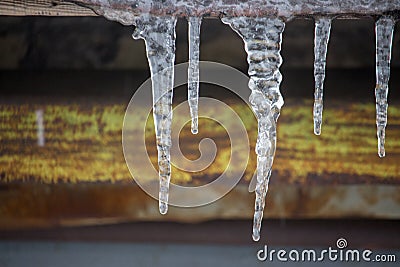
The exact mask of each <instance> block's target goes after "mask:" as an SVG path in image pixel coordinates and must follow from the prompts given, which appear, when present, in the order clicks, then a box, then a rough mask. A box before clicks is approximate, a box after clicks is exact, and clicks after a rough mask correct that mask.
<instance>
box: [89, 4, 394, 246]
mask: <svg viewBox="0 0 400 267" xmlns="http://www.w3.org/2000/svg"><path fill="white" fill-rule="evenodd" d="M100 2H101V3H100V6H99V8H98V10H97V12H98V13H99V14H102V15H104V16H105V17H107V18H108V19H111V20H117V21H119V22H121V23H122V24H125V25H136V29H135V32H134V34H133V37H134V38H136V39H139V38H140V39H144V41H145V43H146V50H147V57H148V61H149V65H150V70H151V78H152V88H153V89H152V91H153V116H154V123H155V131H156V140H157V150H158V165H159V179H160V191H159V208H160V212H161V213H162V214H165V213H166V212H167V210H168V194H169V193H168V191H169V182H170V177H171V164H170V147H171V136H170V134H171V120H172V96H173V81H174V70H173V66H174V59H175V24H176V17H175V16H176V15H180V16H182V15H183V14H186V15H187V16H188V21H189V69H188V102H189V107H190V115H191V118H192V127H191V129H192V133H194V134H195V133H197V132H198V97H199V46H200V26H201V21H202V17H201V15H202V14H209V13H210V10H209V7H207V4H201V3H195V4H193V3H190V4H185V3H182V4H180V5H177V2H176V3H175V2H174V1H172V2H171V3H172V6H174V7H176V10H175V9H171V10H169V13H168V14H170V15H171V16H165V15H164V16H163V15H162V12H161V13H160V14H159V13H157V10H158V9H159V8H160V7H161V6H159V5H162V4H161V3H157V4H154V5H148V3H150V1H147V0H143V1H141V2H140V6H141V9H137V7H139V5H135V6H134V7H132V6H131V8H133V9H132V10H136V9H137V10H136V11H137V12H139V13H141V12H143V14H142V15H138V14H139V13H134V12H132V10H122V9H113V8H112V3H111V1H108V0H101V1H100ZM253 2H254V5H253V6H252V8H251V9H248V7H247V6H246V5H247V4H245V3H236V2H235V3H232V4H230V3H225V2H218V4H219V5H221V8H222V7H223V8H224V9H221V10H220V12H222V13H224V15H225V17H224V18H222V21H223V22H224V23H226V24H229V25H230V26H231V28H232V29H233V30H234V31H236V32H237V33H238V34H239V35H240V36H241V38H242V39H243V41H244V44H245V49H246V52H247V61H248V63H249V70H248V73H249V75H250V82H249V88H250V90H251V95H250V104H251V106H252V109H253V111H254V113H255V115H256V117H257V120H258V136H257V144H256V149H255V150H256V154H257V182H256V190H255V192H256V200H255V212H254V222H253V239H254V240H256V241H257V240H259V238H260V229H261V223H262V218H263V212H264V206H265V197H266V193H267V190H268V182H269V178H270V175H271V168H272V163H273V159H274V154H275V148H276V124H277V119H278V117H279V114H280V109H281V107H282V105H283V98H282V96H281V93H280V91H279V86H280V83H281V80H282V76H281V73H280V72H279V67H280V65H281V63H282V57H281V55H280V49H281V41H282V32H283V30H284V28H285V23H284V20H283V19H282V18H286V19H288V18H290V17H292V16H294V15H296V14H300V13H299V12H302V11H303V10H308V11H309V12H310V14H314V15H315V14H318V17H316V19H315V39H314V45H315V46H314V54H315V62H314V77H315V95H314V96H315V102H314V111H313V118H314V133H315V134H317V135H319V134H320V133H321V124H322V110H323V83H324V79H325V65H326V55H327V46H328V42H329V36H330V27H331V21H332V16H333V15H334V14H340V13H341V12H344V11H346V10H347V11H346V12H347V13H346V14H348V13H349V11H348V10H354V11H356V13H363V12H364V13H365V14H366V13H368V14H369V13H370V12H372V11H371V10H374V11H373V12H376V13H377V14H378V13H380V14H382V13H385V12H387V11H388V10H397V7H398V6H399V5H400V0H396V1H383V0H382V1H380V0H379V1H363V0H355V1H344V2H343V1H339V0H335V1H334V0H332V1H322V0H321V1H319V0H315V2H313V1H311V2H307V3H304V5H298V4H297V2H296V1H286V0H285V1H281V2H279V3H276V2H274V1H267V2H265V1H258V0H254V1H253ZM339 2H340V4H339ZM278 4H279V5H280V8H278V9H274V7H275V6H276V5H278ZM355 7H356V8H355ZM263 8H264V9H265V10H274V12H273V13H265V14H264V15H263V17H257V16H255V15H259V14H258V13H257V12H261V10H262V9H263ZM323 8H325V9H326V10H327V12H328V13H329V15H328V14H325V15H324V17H321V16H320V15H321V13H320V10H321V9H323ZM192 9H194V10H197V12H192ZM174 10H175V11H174ZM246 10H247V11H248V13H246V15H249V16H248V17H241V16H240V15H241V14H242V13H243V12H244V11H246ZM150 11H152V12H150ZM153 11H154V12H153ZM247 11H246V12H247ZM241 12H242V13H241ZM252 12H254V13H252ZM150 13H151V14H153V13H154V14H153V15H150ZM350 13H351V12H350ZM214 15H215V14H214ZM242 15H243V14H242ZM271 16H273V17H271ZM394 25H395V19H394V18H393V17H391V16H389V15H384V16H381V17H380V18H378V20H377V21H376V25H375V31H376V88H375V95H376V124H377V136H378V154H379V156H381V157H383V156H384V155H385V149H384V143H385V127H386V124H387V94H388V81H389V76H390V58H391V46H392V39H393V28H394Z"/></svg>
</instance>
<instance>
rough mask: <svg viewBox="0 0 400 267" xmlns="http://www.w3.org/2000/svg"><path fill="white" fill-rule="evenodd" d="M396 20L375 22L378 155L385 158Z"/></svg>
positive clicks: (387, 17)
mask: <svg viewBox="0 0 400 267" xmlns="http://www.w3.org/2000/svg"><path fill="white" fill-rule="evenodd" d="M394 25H395V20H394V19H393V18H392V17H390V16H382V17H380V18H379V19H378V20H377V21H376V22H375V36H376V87H375V98H376V126H377V136H378V155H379V157H384V156H385V128H386V124H387V108H388V103H387V96H388V90H389V84H388V83H389V77H390V58H391V53H392V40H393V28H394Z"/></svg>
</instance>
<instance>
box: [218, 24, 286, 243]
mask: <svg viewBox="0 0 400 267" xmlns="http://www.w3.org/2000/svg"><path fill="white" fill-rule="evenodd" d="M222 21H223V22H224V23H226V24H229V25H230V26H231V28H232V29H233V30H235V31H236V32H237V33H238V34H239V35H240V36H241V37H242V39H243V41H244V44H245V49H246V52H247V61H248V63H249V70H248V73H249V75H250V81H249V88H250V90H251V95H250V104H251V106H252V109H253V111H254V113H255V114H256V117H257V120H258V136H257V144H256V154H257V185H256V190H255V192H256V200H255V211H254V221H253V240H254V241H258V240H259V239H260V231H261V223H262V218H263V214H264V206H265V196H266V194H267V191H268V183H269V178H270V175H271V168H272V163H273V160H274V155H275V148H276V122H277V120H278V117H279V114H280V109H281V107H282V105H283V98H282V95H281V93H280V91H279V86H280V83H281V81H282V75H281V73H280V72H279V67H280V65H281V64H282V57H281V54H280V50H281V41H282V32H283V30H284V28H285V23H284V22H283V21H282V20H281V19H280V18H268V17H263V18H261V17H257V18H250V17H235V18H223V19H222Z"/></svg>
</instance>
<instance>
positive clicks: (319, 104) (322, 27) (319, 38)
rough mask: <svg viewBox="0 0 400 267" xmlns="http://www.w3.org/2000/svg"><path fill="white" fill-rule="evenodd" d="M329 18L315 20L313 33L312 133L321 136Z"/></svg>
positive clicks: (330, 20) (329, 29)
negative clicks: (313, 88) (313, 86)
mask: <svg viewBox="0 0 400 267" xmlns="http://www.w3.org/2000/svg"><path fill="white" fill-rule="evenodd" d="M331 22H332V19H331V18H317V19H316V20H315V32H314V79H315V93H314V112H313V117H314V133H315V134H316V135H320V134H321V125H322V110H323V100H322V99H323V94H324V80H325V65H326V53H327V51H328V42H329V36H330V31H331Z"/></svg>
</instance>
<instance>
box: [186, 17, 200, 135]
mask: <svg viewBox="0 0 400 267" xmlns="http://www.w3.org/2000/svg"><path fill="white" fill-rule="evenodd" d="M188 21H189V70H188V101H189V108H190V116H191V117H192V128H191V129H192V133H193V134H197V133H198V103H199V57H200V49H199V48H200V26H201V17H189V18H188Z"/></svg>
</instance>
